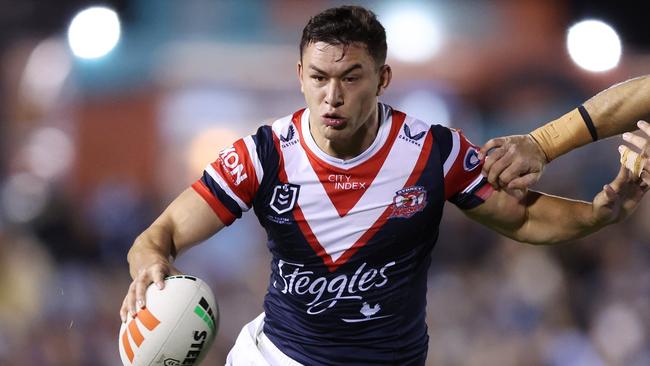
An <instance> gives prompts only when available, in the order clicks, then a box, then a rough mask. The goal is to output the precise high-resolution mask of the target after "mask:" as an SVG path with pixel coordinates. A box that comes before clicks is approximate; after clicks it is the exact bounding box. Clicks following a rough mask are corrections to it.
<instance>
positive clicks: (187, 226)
mask: <svg viewBox="0 0 650 366" xmlns="http://www.w3.org/2000/svg"><path fill="white" fill-rule="evenodd" d="M224 226H225V225H224V223H223V222H222V221H221V220H220V219H219V217H218V216H217V215H215V214H214V212H213V210H212V209H211V208H210V206H209V205H208V203H207V202H206V201H205V199H203V198H202V197H201V196H200V195H199V194H198V193H197V192H196V191H195V190H194V189H193V188H188V189H186V190H185V191H184V192H183V193H181V194H180V195H179V196H178V197H177V198H176V199H175V200H174V201H173V202H172V203H171V204H170V205H169V206H168V207H167V208H166V209H165V211H164V212H163V213H162V214H161V215H160V216H159V217H158V218H157V219H156V220H155V221H154V222H153V224H151V226H149V228H147V229H146V230H145V231H144V232H142V234H140V235H139V236H138V237H137V238H136V240H135V242H134V243H133V246H132V247H131V249H130V250H129V254H128V256H127V259H128V262H129V272H130V273H131V277H132V278H133V282H131V285H130V286H129V290H128V292H127V295H126V297H125V298H124V301H123V302H122V307H121V309H120V317H121V318H122V321H126V319H127V314H128V313H129V312H130V313H131V314H135V313H136V311H137V309H138V308H141V307H143V306H144V305H145V291H146V289H147V287H148V286H149V285H150V284H151V283H155V284H156V285H157V286H158V288H162V287H163V286H164V278H165V276H168V275H173V274H179V271H178V270H177V269H176V268H174V266H173V264H172V263H173V259H174V258H176V257H177V256H178V255H179V254H181V253H182V252H184V251H185V250H187V249H189V248H190V247H192V246H194V245H196V244H197V243H200V242H202V241H203V240H205V239H207V238H209V237H210V236H212V235H214V234H216V233H217V232H218V231H219V230H221V229H222V228H223V227H224Z"/></svg>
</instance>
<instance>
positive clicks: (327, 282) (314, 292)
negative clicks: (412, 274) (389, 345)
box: [273, 259, 395, 319]
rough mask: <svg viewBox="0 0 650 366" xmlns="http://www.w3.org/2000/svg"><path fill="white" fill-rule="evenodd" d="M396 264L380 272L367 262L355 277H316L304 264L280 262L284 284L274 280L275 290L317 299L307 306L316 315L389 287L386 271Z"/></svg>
mask: <svg viewBox="0 0 650 366" xmlns="http://www.w3.org/2000/svg"><path fill="white" fill-rule="evenodd" d="M394 265H395V261H392V262H388V263H386V264H384V266H383V267H381V268H379V269H376V268H366V266H367V263H363V264H362V265H360V266H359V268H357V270H356V271H355V272H354V274H352V276H349V275H348V274H340V275H338V276H336V277H332V278H328V277H323V276H319V277H316V276H312V275H313V274H314V272H313V271H309V270H306V269H304V267H305V265H304V264H300V263H290V262H285V261H283V260H282V259H280V260H279V261H278V274H279V276H280V279H281V280H282V283H281V284H279V285H278V281H274V282H273V287H275V288H277V289H279V290H280V292H281V293H283V294H285V295H286V294H290V295H311V296H312V297H313V298H312V299H311V300H310V301H309V302H308V303H307V304H306V305H307V306H308V308H307V314H309V315H316V314H320V313H322V312H324V311H325V310H327V309H331V308H333V307H334V306H335V305H336V304H337V303H338V302H339V301H341V300H363V296H361V295H362V294H363V293H364V292H366V291H369V290H371V289H374V288H381V287H384V286H386V284H387V283H388V275H387V274H386V270H387V269H388V268H390V267H392V266H394ZM278 286H279V287H278ZM377 311H379V310H377ZM364 315H365V314H364ZM370 315H374V313H373V314H370ZM370 315H368V318H370ZM370 319H372V318H370Z"/></svg>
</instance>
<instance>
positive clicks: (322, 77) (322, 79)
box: [311, 75, 325, 83]
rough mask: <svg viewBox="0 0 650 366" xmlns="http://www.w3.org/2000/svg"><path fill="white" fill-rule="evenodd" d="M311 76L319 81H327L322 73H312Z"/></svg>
mask: <svg viewBox="0 0 650 366" xmlns="http://www.w3.org/2000/svg"><path fill="white" fill-rule="evenodd" d="M311 78H312V80H314V81H317V82H319V83H320V82H323V81H325V77H324V76H321V75H312V76H311Z"/></svg>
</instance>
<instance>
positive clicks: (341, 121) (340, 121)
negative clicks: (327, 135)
mask: <svg viewBox="0 0 650 366" xmlns="http://www.w3.org/2000/svg"><path fill="white" fill-rule="evenodd" d="M321 120H322V121H323V124H324V125H325V126H327V127H332V128H341V127H343V126H344V125H345V122H346V121H347V119H346V118H345V117H343V116H341V115H339V114H336V113H325V114H323V115H322V116H321Z"/></svg>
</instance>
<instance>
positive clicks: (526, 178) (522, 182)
mask: <svg viewBox="0 0 650 366" xmlns="http://www.w3.org/2000/svg"><path fill="white" fill-rule="evenodd" d="M538 179H539V173H528V174H526V175H523V176H521V177H518V178H515V179H513V180H511V181H510V183H508V189H526V188H528V187H530V186H532V185H533V184H534V183H535V182H537V180H538Z"/></svg>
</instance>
